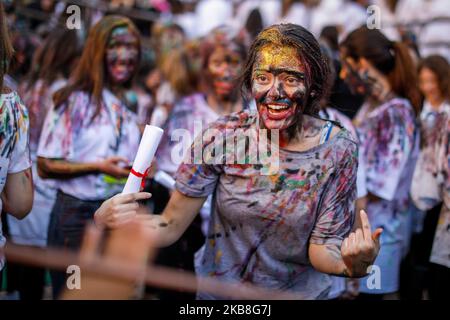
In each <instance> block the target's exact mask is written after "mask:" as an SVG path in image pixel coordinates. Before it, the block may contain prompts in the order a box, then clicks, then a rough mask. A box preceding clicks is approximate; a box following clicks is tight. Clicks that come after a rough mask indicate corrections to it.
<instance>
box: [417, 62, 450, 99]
mask: <svg viewBox="0 0 450 320" xmlns="http://www.w3.org/2000/svg"><path fill="white" fill-rule="evenodd" d="M423 68H427V69H430V70H431V71H432V72H433V73H434V74H435V75H436V78H437V80H438V84H439V90H440V91H441V94H442V96H443V97H444V98H446V99H448V100H450V64H449V63H448V61H447V60H446V59H445V58H444V57H442V56H439V55H432V56H429V57H426V58H425V59H423V60H422V61H420V63H419V67H418V71H419V73H420V71H421V70H422V69H423Z"/></svg>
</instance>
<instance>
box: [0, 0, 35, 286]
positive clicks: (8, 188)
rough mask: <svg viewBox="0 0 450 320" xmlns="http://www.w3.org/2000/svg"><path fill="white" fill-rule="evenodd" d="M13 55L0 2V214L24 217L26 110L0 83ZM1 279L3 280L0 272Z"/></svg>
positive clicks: (29, 198)
mask: <svg viewBox="0 0 450 320" xmlns="http://www.w3.org/2000/svg"><path fill="white" fill-rule="evenodd" d="M13 54H14V49H13V46H12V44H11V40H10V38H9V33H8V27H7V24H6V18H5V13H4V10H3V3H2V2H1V1H0V90H1V95H0V123H1V127H0V215H2V216H3V213H7V214H9V215H12V216H14V217H16V218H17V219H24V218H25V217H26V216H27V214H28V213H29V212H30V210H31V207H32V204H33V178H32V174H31V159H30V150H29V146H28V135H29V132H28V130H29V118H28V110H27V108H26V107H25V105H24V104H23V102H22V100H21V99H20V97H19V95H18V94H17V92H15V91H13V90H11V88H8V87H7V86H5V85H4V83H3V76H4V75H5V74H6V73H7V72H8V67H9V63H10V61H11V58H12V56H13ZM18 190H19V191H20V192H18ZM2 220H3V219H2ZM5 243H6V238H5V237H4V236H3V232H2V225H1V222H0V247H1V248H3V247H4V246H5ZM4 265H5V259H4V256H3V254H0V271H2V270H3V267H4ZM0 279H3V273H2V272H0Z"/></svg>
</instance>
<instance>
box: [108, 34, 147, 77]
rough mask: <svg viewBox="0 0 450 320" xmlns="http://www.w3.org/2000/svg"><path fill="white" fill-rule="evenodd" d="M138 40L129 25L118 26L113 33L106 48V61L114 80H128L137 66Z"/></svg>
mask: <svg viewBox="0 0 450 320" xmlns="http://www.w3.org/2000/svg"><path fill="white" fill-rule="evenodd" d="M138 57H139V48H138V40H137V38H136V36H135V35H134V34H133V33H132V32H130V30H129V29H128V28H127V27H117V28H115V29H114V30H113V32H112V33H111V37H110V40H109V42H108V48H107V50H106V62H107V67H108V72H109V75H110V76H111V78H112V80H113V82H115V83H119V84H120V83H124V82H126V81H128V80H129V79H130V77H131V75H132V74H133V72H134V70H135V69H136V67H137V63H138Z"/></svg>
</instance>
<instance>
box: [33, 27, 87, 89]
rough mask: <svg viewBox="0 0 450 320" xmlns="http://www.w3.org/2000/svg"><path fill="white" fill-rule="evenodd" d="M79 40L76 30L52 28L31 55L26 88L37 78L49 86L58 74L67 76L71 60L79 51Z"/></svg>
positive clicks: (34, 82) (73, 59)
mask: <svg viewBox="0 0 450 320" xmlns="http://www.w3.org/2000/svg"><path fill="white" fill-rule="evenodd" d="M79 42H80V41H79V40H78V35H77V32H76V30H70V29H67V28H62V29H55V30H53V31H52V32H51V33H50V34H49V35H48V36H47V38H46V39H45V41H44V42H43V43H42V44H41V46H40V47H39V48H38V49H37V51H36V53H35V54H34V56H33V63H32V66H31V69H30V71H29V73H28V75H27V79H26V89H27V90H28V89H31V88H32V87H33V86H34V85H35V84H36V82H37V81H38V80H41V81H43V83H44V85H45V86H49V85H51V84H52V83H53V82H54V81H55V80H56V79H57V78H58V77H59V76H63V77H64V78H68V77H69V75H70V74H69V73H70V71H71V66H72V64H73V62H74V61H75V59H76V58H77V57H78V56H79V55H80V53H81V51H80V48H81V46H80V45H79Z"/></svg>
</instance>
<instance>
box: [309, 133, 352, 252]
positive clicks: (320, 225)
mask: <svg viewBox="0 0 450 320" xmlns="http://www.w3.org/2000/svg"><path fill="white" fill-rule="evenodd" d="M344 141H346V144H347V146H346V147H345V148H344V147H343V148H342V150H344V151H343V152H342V151H339V150H338V151H337V159H338V160H337V166H336V169H335V171H334V172H333V174H332V175H331V178H330V180H329V181H328V184H327V187H326V189H325V191H324V193H323V195H322V196H321V198H320V203H319V206H318V216H317V220H316V223H315V225H314V228H313V231H312V234H311V238H310V243H314V244H319V245H324V244H335V245H340V244H341V242H342V240H343V239H344V238H345V237H346V236H347V235H348V234H349V233H350V231H351V229H352V227H353V223H354V220H355V214H354V207H355V200H356V172H357V167H358V147H357V145H356V143H354V142H353V141H349V140H344Z"/></svg>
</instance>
